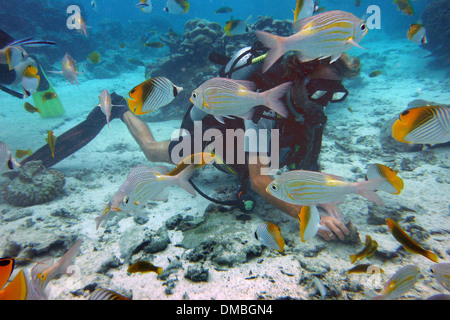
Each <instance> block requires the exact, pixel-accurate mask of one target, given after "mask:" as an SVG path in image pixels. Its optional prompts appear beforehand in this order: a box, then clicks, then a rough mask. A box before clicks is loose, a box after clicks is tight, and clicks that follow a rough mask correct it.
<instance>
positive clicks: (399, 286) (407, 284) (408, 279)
mask: <svg viewBox="0 0 450 320" xmlns="http://www.w3.org/2000/svg"><path fill="white" fill-rule="evenodd" d="M418 276H419V268H418V267H417V266H415V265H407V266H404V267H403V268H401V269H400V270H398V271H397V272H396V273H395V274H394V275H393V276H392V277H391V278H390V279H389V281H388V282H387V283H386V284H385V285H384V288H383V291H382V292H381V294H380V295H378V296H376V297H373V298H372V300H394V299H396V298H398V297H400V296H402V295H403V294H405V293H406V292H408V291H409V290H411V289H412V288H413V287H414V284H415V283H416V281H417V278H418Z"/></svg>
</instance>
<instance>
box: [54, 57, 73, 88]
mask: <svg viewBox="0 0 450 320" xmlns="http://www.w3.org/2000/svg"><path fill="white" fill-rule="evenodd" d="M61 67H62V71H50V72H52V73H60V74H62V75H63V76H64V78H65V79H66V80H67V81H69V82H70V84H74V83H75V82H76V83H77V86H78V87H80V86H79V84H78V79H77V73H78V67H77V62H76V61H75V60H74V59H73V58H72V57H71V56H70V54H69V53H67V52H66V54H65V55H64V57H63V59H62V61H61Z"/></svg>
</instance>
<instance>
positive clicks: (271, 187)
mask: <svg viewBox="0 0 450 320" xmlns="http://www.w3.org/2000/svg"><path fill="white" fill-rule="evenodd" d="M270 189H272V191H277V190H278V187H277V185H276V184H273V185H271V186H270Z"/></svg>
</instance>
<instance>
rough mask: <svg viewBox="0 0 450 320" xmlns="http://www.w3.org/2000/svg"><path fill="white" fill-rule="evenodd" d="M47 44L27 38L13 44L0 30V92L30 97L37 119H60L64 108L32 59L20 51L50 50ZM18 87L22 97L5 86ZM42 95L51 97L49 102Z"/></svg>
mask: <svg viewBox="0 0 450 320" xmlns="http://www.w3.org/2000/svg"><path fill="white" fill-rule="evenodd" d="M54 45H55V42H53V41H48V40H33V39H31V38H26V39H21V40H15V39H14V38H13V37H11V36H10V35H9V34H7V33H6V32H5V31H3V30H1V29H0V90H1V91H3V92H6V93H8V94H10V95H11V96H14V97H16V98H18V99H26V98H28V97H29V96H32V98H33V101H34V104H35V106H36V108H38V110H40V112H39V114H40V116H41V117H43V118H46V117H53V116H59V115H62V114H63V113H64V112H65V111H64V107H63V106H62V103H61V101H60V100H59V97H58V95H57V94H56V92H55V90H54V89H53V87H52V85H51V84H50V82H49V81H48V79H47V76H46V75H45V73H44V71H43V70H42V68H41V66H40V64H39V61H38V59H37V57H36V56H32V55H29V54H28V52H27V51H26V50H25V49H24V47H42V46H54ZM19 84H20V85H21V86H22V93H20V92H17V91H15V90H13V89H11V88H8V87H7V86H17V85H19ZM46 94H53V96H52V99H51V100H48V101H45V99H43V97H44V96H45V95H46Z"/></svg>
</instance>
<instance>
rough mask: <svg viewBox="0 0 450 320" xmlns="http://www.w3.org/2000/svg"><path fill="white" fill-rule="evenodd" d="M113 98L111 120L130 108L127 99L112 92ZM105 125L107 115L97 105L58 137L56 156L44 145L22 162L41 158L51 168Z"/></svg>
mask: <svg viewBox="0 0 450 320" xmlns="http://www.w3.org/2000/svg"><path fill="white" fill-rule="evenodd" d="M111 100H112V104H113V105H114V107H113V108H112V109H111V118H110V120H113V119H116V118H121V117H122V115H123V114H124V112H126V111H127V110H129V109H128V106H127V104H126V101H125V99H124V98H123V97H122V96H119V95H118V94H116V93H114V92H113V93H111ZM105 125H106V117H105V115H104V114H103V112H102V110H101V109H100V107H95V108H94V109H93V110H92V111H91V112H90V113H89V115H88V116H87V117H86V120H84V121H83V122H81V123H80V124H78V125H76V126H75V127H73V128H72V129H70V130H68V131H66V132H64V133H63V134H62V135H60V136H58V137H56V141H55V152H54V155H55V157H53V156H52V153H51V150H50V147H49V146H48V145H44V146H42V147H41V148H40V149H38V150H37V151H35V152H34V153H33V154H32V155H31V156H29V157H27V158H25V159H24V160H22V161H21V164H22V165H23V164H25V163H27V162H29V161H36V160H41V161H42V162H43V165H44V166H45V167H47V168H49V167H51V166H53V165H55V164H56V163H58V162H59V161H61V160H63V159H65V158H67V157H68V156H70V155H71V154H73V153H75V152H76V151H78V150H80V149H81V148H82V147H84V146H85V145H87V144H88V143H89V142H90V141H91V140H92V139H94V138H95V137H96V136H97V134H98V133H99V132H100V131H101V130H102V129H103V127H104V126H105Z"/></svg>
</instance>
